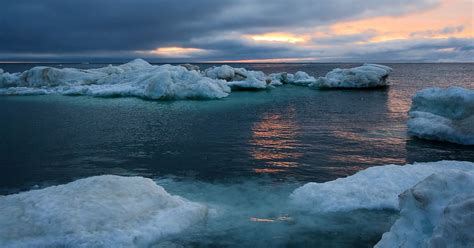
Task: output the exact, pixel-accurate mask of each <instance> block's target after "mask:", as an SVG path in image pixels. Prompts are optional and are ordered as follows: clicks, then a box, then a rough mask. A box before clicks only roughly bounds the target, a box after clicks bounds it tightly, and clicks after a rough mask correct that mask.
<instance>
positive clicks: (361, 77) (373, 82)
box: [309, 64, 392, 89]
mask: <svg viewBox="0 0 474 248" xmlns="http://www.w3.org/2000/svg"><path fill="white" fill-rule="evenodd" d="M391 72H392V68H390V67H388V66H384V65H378V64H364V65H362V66H359V67H355V68H351V69H339V68H337V69H334V70H332V71H330V72H328V73H327V74H326V76H325V77H320V78H318V79H317V80H316V81H315V82H314V83H311V84H310V85H309V87H311V88H314V89H330V88H349V89H350V88H378V87H385V86H388V81H387V78H388V76H389V74H390V73H391Z"/></svg>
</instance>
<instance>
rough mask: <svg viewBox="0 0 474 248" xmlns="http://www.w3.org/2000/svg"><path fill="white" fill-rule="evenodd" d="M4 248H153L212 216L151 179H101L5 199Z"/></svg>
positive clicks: (0, 233)
mask: <svg viewBox="0 0 474 248" xmlns="http://www.w3.org/2000/svg"><path fill="white" fill-rule="evenodd" d="M0 209H1V211H0V223H1V225H2V227H1V228H0V246H1V247H148V246H149V245H150V244H151V243H153V242H156V241H157V240H159V239H160V238H162V237H164V236H166V235H169V234H174V233H178V232H180V231H182V230H184V229H186V228H188V227H190V226H192V225H194V224H197V223H198V222H200V221H202V220H204V219H205V218H206V216H207V211H208V210H207V207H205V206H203V205H201V204H198V203H194V202H191V201H188V200H186V199H184V198H181V197H179V196H173V195H170V194H168V193H167V192H166V191H165V190H164V189H163V188H162V187H161V186H158V185H156V184H155V182H153V181H152V180H151V179H146V178H142V177H119V176H109V175H107V176H96V177H89V178H86V179H80V180H77V181H74V182H71V183H68V184H65V185H60V186H53V187H48V188H44V189H40V190H31V191H27V192H23V193H19V194H14V195H7V196H0Z"/></svg>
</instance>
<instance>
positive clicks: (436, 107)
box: [408, 87, 474, 145]
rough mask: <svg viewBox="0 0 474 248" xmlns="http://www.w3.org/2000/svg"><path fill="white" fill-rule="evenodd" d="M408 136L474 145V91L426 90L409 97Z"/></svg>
mask: <svg viewBox="0 0 474 248" xmlns="http://www.w3.org/2000/svg"><path fill="white" fill-rule="evenodd" d="M408 134H409V135H411V136H415V137H418V138H423V139H430V140H440V141H448V142H453V143H459V144H464V145H474V90H470V89H465V88H461V87H451V88H447V89H442V88H428V89H424V90H421V91H419V92H417V93H416V95H415V96H414V97H413V102H412V106H411V109H410V120H409V121H408Z"/></svg>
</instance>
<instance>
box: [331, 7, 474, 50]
mask: <svg viewBox="0 0 474 248" xmlns="http://www.w3.org/2000/svg"><path fill="white" fill-rule="evenodd" d="M472 10H473V2H472V1H471V0H444V1H443V2H442V3H441V4H440V5H439V6H437V7H436V8H433V9H430V10H427V11H424V12H420V13H411V14H408V15H405V16H399V17H388V16H386V17H376V18H370V19H363V20H358V21H350V22H340V23H336V24H334V25H332V26H330V29H331V31H332V32H333V33H334V34H335V35H350V34H357V33H362V32H364V31H367V30H374V31H376V32H377V33H378V34H379V35H377V36H375V37H373V38H372V39H371V40H370V41H369V43H370V42H383V41H390V40H398V39H411V38H413V37H414V36H416V35H414V34H418V36H421V37H423V38H437V39H440V38H472V37H474V35H473V14H472ZM449 27H462V28H457V29H456V28H455V29H453V30H452V31H451V32H442V30H445V29H446V28H449ZM436 31H440V32H436Z"/></svg>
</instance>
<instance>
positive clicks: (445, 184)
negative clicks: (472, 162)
mask: <svg viewBox="0 0 474 248" xmlns="http://www.w3.org/2000/svg"><path fill="white" fill-rule="evenodd" d="M400 209H401V211H400V218H399V219H398V220H397V221H396V222H395V224H394V225H393V226H392V228H391V229H390V231H389V232H387V233H385V234H384V235H383V237H382V239H381V240H380V242H379V243H378V244H377V245H376V246H375V247H377V248H382V247H383V248H386V247H407V248H409V247H413V248H415V247H452V248H463V247H465V248H468V247H474V230H473V228H474V173H473V172H472V171H471V172H462V171H446V172H439V173H436V174H433V175H431V176H429V177H428V178H426V179H425V180H423V181H422V182H420V183H418V184H417V185H416V186H414V187H413V188H411V189H409V190H407V191H405V192H404V193H403V194H401V196H400Z"/></svg>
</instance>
